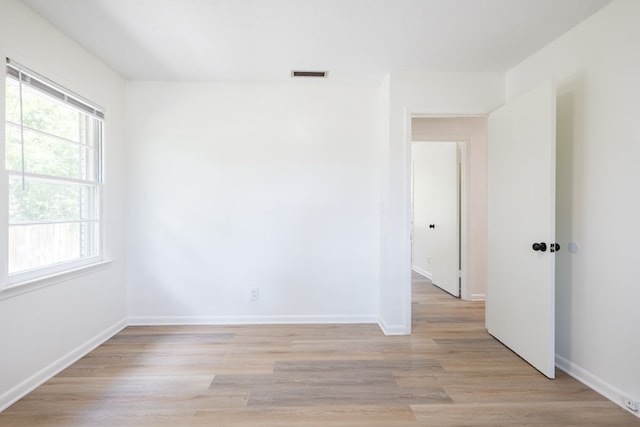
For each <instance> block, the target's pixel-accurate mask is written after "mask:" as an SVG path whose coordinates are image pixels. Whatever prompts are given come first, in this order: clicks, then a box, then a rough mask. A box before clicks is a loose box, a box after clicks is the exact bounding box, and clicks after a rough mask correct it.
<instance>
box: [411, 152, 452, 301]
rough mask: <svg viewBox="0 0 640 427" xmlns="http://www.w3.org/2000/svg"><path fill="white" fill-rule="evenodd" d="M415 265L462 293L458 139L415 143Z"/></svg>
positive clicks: (435, 280) (440, 283) (445, 287)
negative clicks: (460, 279) (455, 140)
mask: <svg viewBox="0 0 640 427" xmlns="http://www.w3.org/2000/svg"><path fill="white" fill-rule="evenodd" d="M412 159H413V162H414V174H413V227H414V228H413V242H412V244H413V260H412V264H413V265H412V267H413V269H414V270H416V271H418V272H420V273H421V274H423V273H422V271H426V272H428V273H429V274H430V278H431V281H432V282H433V284H434V285H436V286H438V287H439V288H441V289H443V290H445V291H447V292H449V293H450V294H451V295H453V296H455V297H459V296H460V281H459V278H460V274H459V272H460V218H459V200H460V196H459V191H460V184H459V176H460V174H459V156H458V143H457V142H451V141H444V142H415V143H413V147H412Z"/></svg>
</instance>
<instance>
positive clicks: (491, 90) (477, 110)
mask: <svg viewBox="0 0 640 427" xmlns="http://www.w3.org/2000/svg"><path fill="white" fill-rule="evenodd" d="M388 85H389V105H390V107H389V111H388V115H387V117H386V119H387V120H388V132H387V133H385V134H384V136H383V138H384V140H383V142H382V143H383V148H384V150H385V154H386V163H387V166H386V170H384V178H383V179H384V181H385V182H384V183H383V195H382V201H383V203H382V221H381V245H382V246H381V252H380V256H381V263H382V265H383V270H382V275H381V278H380V317H381V320H380V323H381V325H382V327H383V329H384V330H385V332H386V333H388V334H407V333H409V332H410V331H411V262H410V259H411V243H410V241H409V236H410V232H411V224H410V217H411V198H410V194H409V178H410V165H409V158H410V155H409V152H410V149H411V115H412V114H424V115H477V114H487V113H489V112H490V111H492V110H494V109H496V108H497V107H499V106H500V105H502V104H503V103H504V76H503V75H502V74H499V73H404V72H403V73H391V75H390V76H389V83H388ZM387 135H388V136H387Z"/></svg>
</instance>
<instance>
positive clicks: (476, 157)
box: [411, 117, 487, 300]
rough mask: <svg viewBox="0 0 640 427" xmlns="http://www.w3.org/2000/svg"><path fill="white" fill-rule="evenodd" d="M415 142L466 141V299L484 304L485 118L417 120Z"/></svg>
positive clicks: (485, 233) (485, 255)
mask: <svg viewBox="0 0 640 427" xmlns="http://www.w3.org/2000/svg"><path fill="white" fill-rule="evenodd" d="M411 133H412V139H413V140H414V141H466V153H465V154H466V162H467V164H466V168H467V170H466V178H467V179H466V182H465V186H466V194H465V196H466V206H467V211H466V212H465V213H463V216H462V220H463V221H465V222H466V230H467V239H468V240H467V252H466V254H465V258H466V263H465V264H466V265H465V267H466V269H467V274H466V278H467V284H468V287H467V288H466V295H463V296H462V297H463V298H465V299H472V300H483V299H484V298H485V295H486V288H487V283H486V282H487V120H486V118H485V117H439V118H435V117H416V118H414V119H413V120H412V126H411Z"/></svg>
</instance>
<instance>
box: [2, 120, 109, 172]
mask: <svg viewBox="0 0 640 427" xmlns="http://www.w3.org/2000/svg"><path fill="white" fill-rule="evenodd" d="M6 133H7V139H6V141H7V143H6V144H7V148H6V153H7V157H6V163H7V169H8V170H13V171H22V155H23V154H22V143H21V141H20V127H19V126H16V125H12V124H10V123H7V127H6ZM24 159H25V160H24V171H25V172H30V173H37V174H44V175H52V176H59V177H65V178H74V179H83V180H89V181H97V180H98V176H97V169H98V168H97V167H96V165H97V163H98V161H97V156H96V150H94V149H93V148H89V147H87V146H84V145H80V144H75V143H72V142H69V141H67V140H64V139H60V138H56V137H52V136H48V135H44V134H41V133H37V132H34V131H31V130H28V129H25V130H24Z"/></svg>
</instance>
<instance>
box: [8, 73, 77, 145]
mask: <svg viewBox="0 0 640 427" xmlns="http://www.w3.org/2000/svg"><path fill="white" fill-rule="evenodd" d="M22 115H23V123H24V126H26V127H29V128H32V129H37V130H40V131H42V132H47V133H50V134H52V135H56V136H59V137H62V138H67V139H70V140H72V141H76V142H80V141H81V134H82V127H83V125H82V120H81V118H82V117H83V116H84V114H82V113H80V112H79V111H78V110H76V109H74V108H72V107H70V106H68V105H66V104H63V103H62V102H60V101H57V100H55V99H53V98H51V97H49V96H47V95H44V94H42V93H40V92H38V91H37V90H35V89H33V88H31V87H29V86H25V85H23V87H22ZM18 123H19V122H18Z"/></svg>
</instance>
